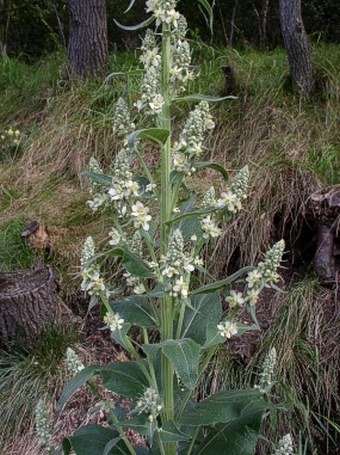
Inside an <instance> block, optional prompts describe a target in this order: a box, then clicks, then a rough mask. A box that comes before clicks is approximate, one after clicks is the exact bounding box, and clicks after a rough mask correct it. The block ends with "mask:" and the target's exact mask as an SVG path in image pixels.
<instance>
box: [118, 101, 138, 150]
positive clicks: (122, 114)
mask: <svg viewBox="0 0 340 455" xmlns="http://www.w3.org/2000/svg"><path fill="white" fill-rule="evenodd" d="M135 128H136V125H135V124H134V123H133V122H132V121H131V118H130V111H129V108H128V105H127V104H126V102H125V101H124V99H123V98H119V99H118V101H117V103H116V109H115V114H114V119H113V132H114V134H116V135H117V136H118V138H119V139H124V141H125V143H126V138H127V136H128V135H129V134H130V133H131V132H132V131H134V129H135Z"/></svg>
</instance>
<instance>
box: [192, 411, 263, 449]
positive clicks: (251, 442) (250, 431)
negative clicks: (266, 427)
mask: <svg viewBox="0 0 340 455" xmlns="http://www.w3.org/2000/svg"><path fill="white" fill-rule="evenodd" d="M263 413H264V409H263V407H262V406H257V405H254V406H253V407H252V409H249V412H247V413H245V414H244V415H242V416H241V417H240V418H238V419H236V420H233V421H232V422H229V423H227V424H219V425H216V426H215V427H214V428H211V429H209V431H208V433H207V434H206V435H205V436H204V439H202V441H201V443H200V444H199V445H198V447H196V448H195V450H194V452H193V453H194V455H217V454H218V455H254V453H255V446H256V443H257V440H258V438H259V436H260V430H261V423H262V416H263Z"/></svg>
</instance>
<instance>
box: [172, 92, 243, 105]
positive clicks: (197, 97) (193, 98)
mask: <svg viewBox="0 0 340 455" xmlns="http://www.w3.org/2000/svg"><path fill="white" fill-rule="evenodd" d="M224 100H237V96H233V95H229V96H209V95H201V94H200V93H197V94H194V95H188V96H183V97H181V98H176V100H175V101H208V103H218V102H219V101H224Z"/></svg>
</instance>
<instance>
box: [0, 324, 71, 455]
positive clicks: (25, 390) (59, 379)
mask: <svg viewBox="0 0 340 455" xmlns="http://www.w3.org/2000/svg"><path fill="white" fill-rule="evenodd" d="M77 341H79V336H78V334H77V333H76V332H75V330H74V329H68V331H65V330H64V329H62V328H61V327H56V328H54V329H51V330H49V331H48V332H46V333H45V335H44V337H43V338H42V339H41V341H40V343H39V345H38V346H37V347H36V348H35V349H34V351H32V352H30V353H25V352H6V351H1V352H0V400H1V408H0V419H1V422H2V423H1V435H0V451H1V453H7V451H6V447H7V446H8V444H9V442H10V441H12V440H14V439H15V438H16V437H17V436H18V435H20V434H21V433H22V432H23V431H24V430H27V429H28V428H30V427H31V426H32V425H33V423H34V413H35V407H36V404H37V402H38V400H39V399H40V398H42V397H48V399H49V400H53V399H54V398H56V396H57V395H58V393H60V391H61V389H62V387H63V385H64V383H65V380H66V378H67V372H66V369H65V365H64V358H65V352H66V349H67V347H69V346H71V345H73V344H74V343H76V342H77Z"/></svg>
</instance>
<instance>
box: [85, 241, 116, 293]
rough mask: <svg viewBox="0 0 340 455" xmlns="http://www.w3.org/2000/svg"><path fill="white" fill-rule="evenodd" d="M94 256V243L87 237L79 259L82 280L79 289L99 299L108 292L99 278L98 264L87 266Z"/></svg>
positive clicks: (93, 263)
mask: <svg viewBox="0 0 340 455" xmlns="http://www.w3.org/2000/svg"><path fill="white" fill-rule="evenodd" d="M94 255H95V243H94V240H93V238H92V237H91V236H89V237H87V239H86V240H85V243H84V246H83V249H82V252H81V257H80V265H81V277H82V279H83V281H82V283H81V286H80V288H81V290H82V291H84V292H88V293H89V295H91V296H96V297H100V296H101V295H102V294H103V293H105V294H106V295H108V294H109V291H108V289H106V286H105V282H104V279H103V278H102V277H101V276H100V271H99V266H98V264H96V263H95V262H91V263H90V264H89V261H90V260H91V259H92V258H93V257H94Z"/></svg>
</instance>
